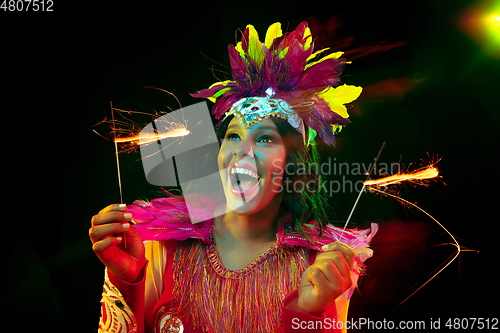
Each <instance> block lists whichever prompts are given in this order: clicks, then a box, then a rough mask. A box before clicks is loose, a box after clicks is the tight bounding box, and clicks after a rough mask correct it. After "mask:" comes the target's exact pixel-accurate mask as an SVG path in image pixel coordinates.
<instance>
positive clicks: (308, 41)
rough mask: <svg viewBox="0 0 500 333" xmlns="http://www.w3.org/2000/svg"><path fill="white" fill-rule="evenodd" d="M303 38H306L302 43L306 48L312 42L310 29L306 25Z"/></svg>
mask: <svg viewBox="0 0 500 333" xmlns="http://www.w3.org/2000/svg"><path fill="white" fill-rule="evenodd" d="M304 38H307V39H306V43H305V44H304V50H306V51H307V50H308V49H309V47H310V46H311V43H312V40H313V39H312V35H311V29H309V27H306V29H305V31H304Z"/></svg>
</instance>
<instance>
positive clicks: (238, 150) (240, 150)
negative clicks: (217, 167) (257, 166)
mask: <svg viewBox="0 0 500 333" xmlns="http://www.w3.org/2000/svg"><path fill="white" fill-rule="evenodd" d="M233 155H234V156H237V157H239V158H240V159H242V158H245V157H249V158H253V157H254V154H253V147H252V144H251V143H249V142H246V141H241V143H240V144H239V145H238V146H237V147H235V149H234V150H233Z"/></svg>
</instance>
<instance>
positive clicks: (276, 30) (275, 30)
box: [265, 22, 283, 49]
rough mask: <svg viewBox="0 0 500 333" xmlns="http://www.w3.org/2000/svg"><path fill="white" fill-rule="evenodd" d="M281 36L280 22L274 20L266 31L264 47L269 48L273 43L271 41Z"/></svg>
mask: <svg viewBox="0 0 500 333" xmlns="http://www.w3.org/2000/svg"><path fill="white" fill-rule="evenodd" d="M281 36H283V32H282V31H281V23H279V22H276V23H274V24H272V25H271V26H270V27H269V28H268V29H267V32H266V39H265V44H266V47H267V48H268V49H269V48H270V47H271V45H272V44H273V41H274V40H275V39H276V38H278V37H281Z"/></svg>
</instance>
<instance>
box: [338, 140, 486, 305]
mask: <svg viewBox="0 0 500 333" xmlns="http://www.w3.org/2000/svg"><path fill="white" fill-rule="evenodd" d="M384 144H385V142H384ZM383 147H384V146H383V145H382V148H383ZM382 148H381V149H380V152H381V151H382ZM380 152H379V156H380ZM377 159H378V156H377ZM372 169H373V168H372ZM371 172H372V170H370V172H369V173H368V178H369V177H370V173H371ZM438 176H439V170H438V169H437V168H436V166H435V165H433V164H431V165H428V166H427V167H424V168H420V169H418V170H415V171H413V172H409V173H398V174H395V175H391V176H387V177H383V178H379V179H366V180H365V181H364V182H363V187H362V188H361V191H360V192H359V195H358V198H357V199H356V202H355V203H354V206H353V208H352V210H351V213H350V214H349V218H348V219H347V222H346V224H345V226H344V229H343V230H342V234H343V232H344V230H345V228H346V227H347V224H348V223H349V220H350V218H351V216H352V213H353V212H354V209H355V208H356V206H357V204H358V201H359V198H360V197H361V194H362V193H363V192H364V191H365V189H368V190H370V191H373V192H376V193H380V194H383V195H386V196H389V197H392V198H394V199H396V200H398V201H400V202H402V203H404V204H407V205H409V206H412V207H414V208H417V209H418V210H420V211H421V212H422V213H424V214H425V215H427V216H428V217H430V218H431V219H432V220H433V221H434V222H435V223H437V224H438V225H439V226H440V227H441V228H442V229H443V230H444V231H445V232H446V233H447V234H448V235H449V236H450V237H451V239H452V240H453V243H448V244H450V245H453V246H455V247H456V249H457V252H456V253H455V255H454V256H453V258H451V259H450V260H449V261H448V262H447V263H446V264H444V266H443V267H441V268H440V269H439V270H438V271H437V272H436V273H435V274H434V275H432V276H431V277H430V278H429V279H428V280H427V281H426V282H425V283H423V284H422V285H421V286H420V287H418V288H417V289H416V290H415V291H414V292H412V293H411V294H410V295H409V296H408V297H406V298H405V299H404V300H403V301H402V302H401V303H399V305H401V304H403V303H404V302H406V301H407V300H408V299H409V298H410V297H411V296H413V295H414V294H415V293H416V292H418V291H419V290H420V289H422V288H423V287H424V286H425V285H427V284H428V283H429V282H430V281H431V280H432V279H434V278H435V277H436V276H437V275H438V274H440V273H441V272H442V271H443V270H444V269H445V268H446V267H448V266H449V265H450V264H451V263H452V262H453V261H454V260H455V259H456V258H457V257H458V256H459V255H460V253H461V251H474V250H468V249H465V250H462V247H461V246H460V244H459V243H458V241H457V240H456V238H455V237H454V236H453V235H452V234H451V233H450V232H449V231H448V230H447V229H446V228H445V227H444V226H443V225H442V224H441V223H440V222H439V221H438V220H437V219H435V218H434V217H433V216H432V215H430V214H429V213H428V212H426V211H425V210H423V209H422V208H420V207H419V206H417V205H416V204H414V203H411V202H409V201H407V200H405V199H403V198H401V197H399V196H397V195H395V194H391V193H387V192H386V191H382V190H380V189H379V188H380V187H386V188H387V186H389V185H396V184H400V183H403V182H411V183H414V184H420V185H423V184H426V181H428V180H430V179H434V178H436V177H438ZM342 234H341V237H340V238H342ZM475 252H477V251H475ZM438 268H439V267H438Z"/></svg>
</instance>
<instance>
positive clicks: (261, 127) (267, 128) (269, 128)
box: [227, 125, 278, 132]
mask: <svg viewBox="0 0 500 333" xmlns="http://www.w3.org/2000/svg"><path fill="white" fill-rule="evenodd" d="M231 128H238V129H239V128H241V126H240V125H230V126H228V128H227V129H231ZM259 130H262V131H266V130H270V131H273V132H278V130H277V129H276V127H273V126H268V125H262V126H259Z"/></svg>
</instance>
